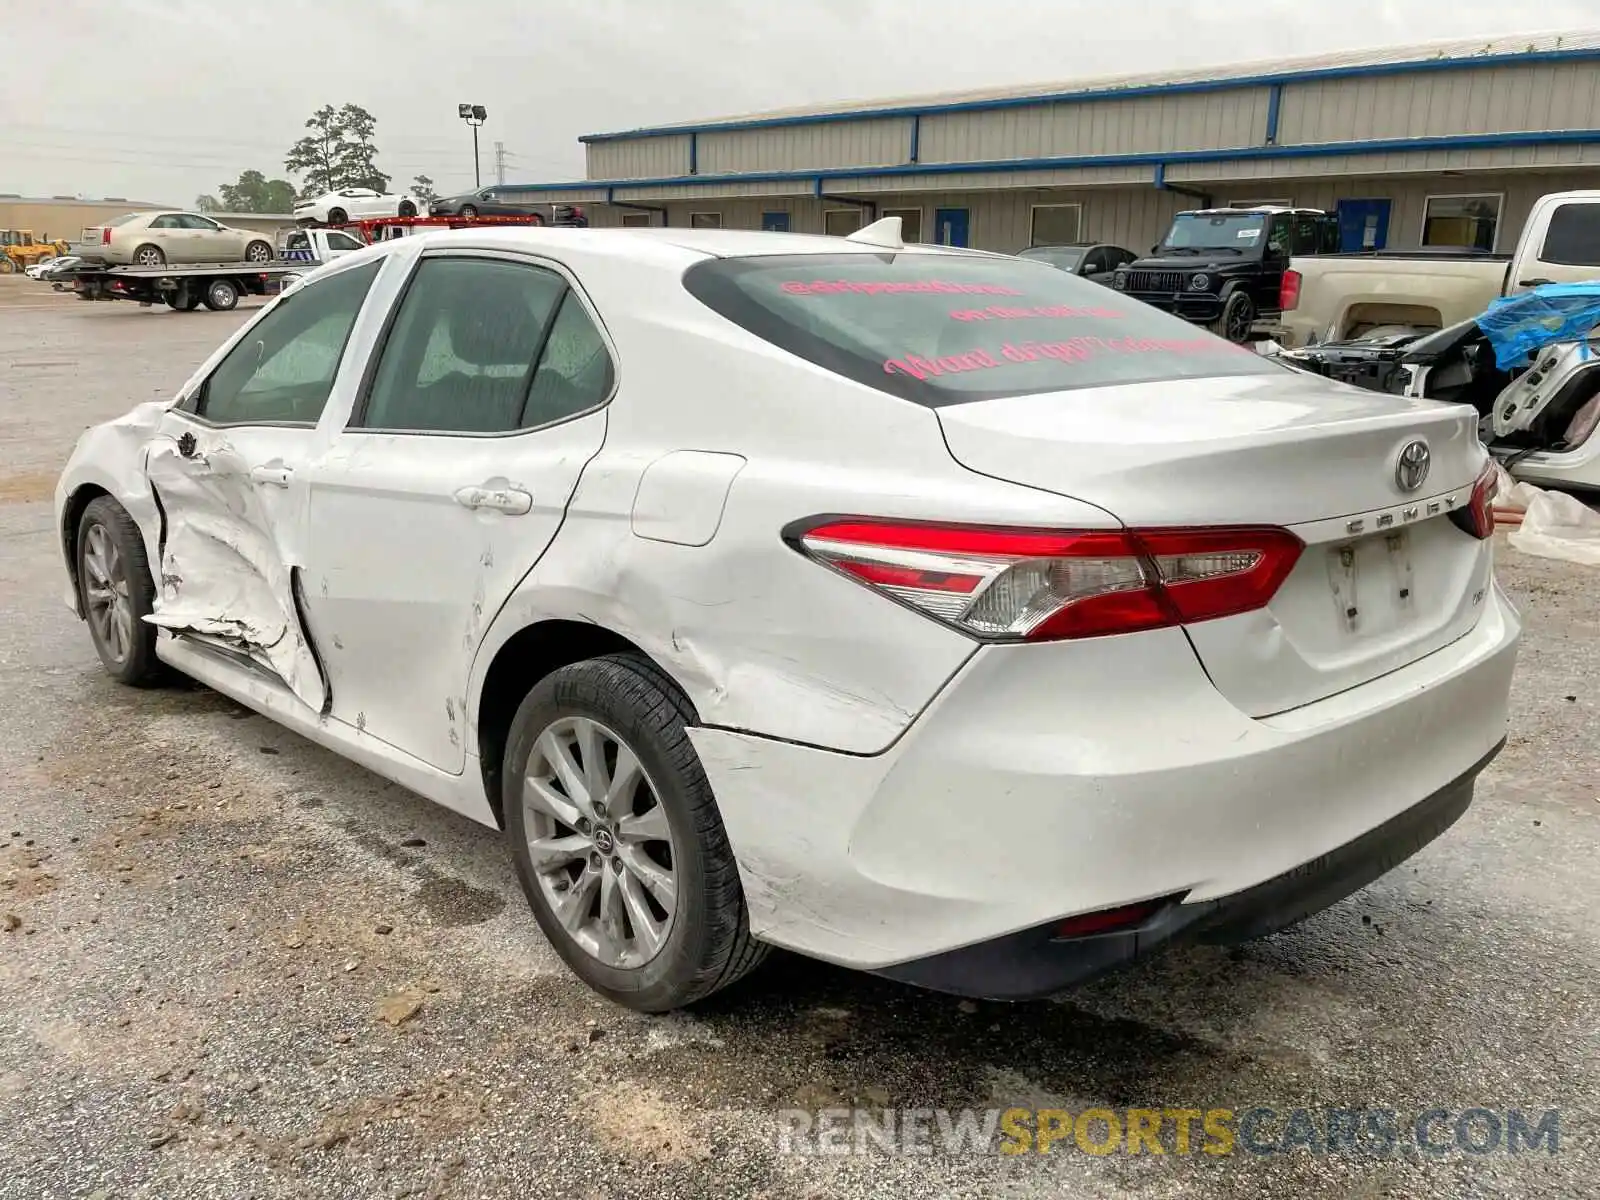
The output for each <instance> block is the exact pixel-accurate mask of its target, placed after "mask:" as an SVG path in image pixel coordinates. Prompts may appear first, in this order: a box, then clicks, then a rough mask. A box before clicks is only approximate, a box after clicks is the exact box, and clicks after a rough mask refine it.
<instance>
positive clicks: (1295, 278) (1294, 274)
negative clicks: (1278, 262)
mask: <svg viewBox="0 0 1600 1200" xmlns="http://www.w3.org/2000/svg"><path fill="white" fill-rule="evenodd" d="M1299 305H1300V272H1299V271H1285V272H1284V273H1283V279H1282V281H1281V282H1280V283H1279V284H1278V307H1279V308H1281V309H1283V311H1284V312H1291V311H1293V310H1294V309H1295V308H1297V307H1299Z"/></svg>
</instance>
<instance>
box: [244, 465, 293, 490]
mask: <svg viewBox="0 0 1600 1200" xmlns="http://www.w3.org/2000/svg"><path fill="white" fill-rule="evenodd" d="M293 474H294V472H293V471H291V470H290V469H289V468H288V467H251V468H250V480H251V482H252V483H264V484H267V485H268V486H269V487H281V488H286V487H288V486H289V477H290V476H291V475H293Z"/></svg>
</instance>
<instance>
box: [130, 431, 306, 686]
mask: <svg viewBox="0 0 1600 1200" xmlns="http://www.w3.org/2000/svg"><path fill="white" fill-rule="evenodd" d="M175 433H176V434H177V436H173V435H174V434H175ZM185 451H187V453H185ZM255 469H256V470H260V467H259V465H257V466H256V468H255ZM145 470H146V474H147V475H148V477H149V480H150V483H151V486H152V487H153V488H154V490H155V492H156V494H157V496H158V498H159V500H160V502H161V506H162V510H163V512H164V513H165V516H166V528H165V538H164V540H163V543H162V546H161V558H160V562H161V572H160V586H159V588H158V589H157V596H156V602H155V608H154V612H153V613H152V614H151V615H150V617H149V618H148V619H149V620H150V622H151V623H152V624H155V625H159V626H161V627H163V628H165V629H170V630H172V631H174V632H187V633H193V634H197V635H200V636H202V637H206V638H210V639H214V640H216V641H219V642H222V643H223V644H225V645H228V646H231V647H233V648H235V649H237V650H239V651H241V652H243V653H245V654H247V655H249V657H250V658H251V659H252V660H254V661H255V662H257V663H259V664H260V665H261V666H263V667H266V668H267V669H268V670H270V671H272V672H273V673H274V674H276V675H277V676H278V677H279V678H281V679H282V680H283V681H284V683H285V684H286V685H287V686H288V687H289V689H290V690H291V691H292V692H294V694H295V695H296V696H297V697H298V698H299V699H300V700H301V701H302V702H303V703H305V704H306V705H307V706H308V707H310V708H312V709H314V710H317V711H321V709H322V708H323V706H324V704H325V702H326V700H327V690H326V685H325V683H324V680H323V677H322V671H321V669H320V667H319V666H318V664H317V659H316V656H315V654H314V653H313V652H312V649H311V647H310V645H309V644H308V643H307V641H306V638H305V635H304V632H303V631H302V629H301V626H300V621H299V617H298V614H297V612H296V608H295V601H294V591H293V585H294V579H293V571H292V567H293V563H294V557H295V555H294V540H295V538H294V534H295V531H296V529H297V528H298V525H299V521H298V519H297V514H296V513H295V511H294V501H293V499H292V498H291V497H290V495H289V493H288V492H278V491H277V489H269V488H264V487H261V486H259V485H258V484H257V482H256V481H255V480H254V479H252V464H251V463H249V462H247V461H246V459H245V457H244V456H243V455H241V454H240V453H239V452H238V451H237V450H236V449H235V447H234V446H233V445H232V444H231V443H230V442H229V440H228V437H227V435H226V434H225V433H222V432H219V431H215V430H207V429H204V428H202V427H198V426H189V425H187V423H184V428H183V429H182V430H181V432H180V431H179V430H178V427H177V423H174V424H172V425H170V426H168V427H166V428H164V429H163V430H162V431H161V432H159V433H158V434H157V436H156V437H155V438H153V439H152V440H151V442H150V444H149V447H148V452H147V456H146V466H145ZM279 497H281V498H282V499H281V501H280V500H279Z"/></svg>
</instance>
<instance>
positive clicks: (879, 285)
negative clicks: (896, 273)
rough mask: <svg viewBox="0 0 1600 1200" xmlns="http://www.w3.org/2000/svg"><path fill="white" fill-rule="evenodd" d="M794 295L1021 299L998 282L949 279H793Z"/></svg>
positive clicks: (789, 286) (791, 290)
mask: <svg viewBox="0 0 1600 1200" xmlns="http://www.w3.org/2000/svg"><path fill="white" fill-rule="evenodd" d="M779 286H780V287H782V288H783V290H784V291H786V292H788V293H789V295H791V296H842V295H859V296H901V295H948V296H1020V295H1022V293H1021V292H1019V291H1018V290H1017V289H1016V288H1011V287H1004V286H1002V285H1000V284H998V283H952V282H950V281H949V280H948V279H896V280H887V279H881V280H880V279H814V280H811V281H810V282H804V281H802V280H798V279H792V280H790V281H789V282H788V283H784V284H780V285H779Z"/></svg>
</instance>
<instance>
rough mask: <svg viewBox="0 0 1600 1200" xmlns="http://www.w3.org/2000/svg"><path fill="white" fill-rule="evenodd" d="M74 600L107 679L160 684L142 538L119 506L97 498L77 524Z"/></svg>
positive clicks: (135, 684)
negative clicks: (75, 599)
mask: <svg viewBox="0 0 1600 1200" xmlns="http://www.w3.org/2000/svg"><path fill="white" fill-rule="evenodd" d="M77 537H78V540H77V544H76V561H77V564H78V600H79V603H80V604H81V605H82V606H83V612H84V615H85V618H86V620H87V622H88V625H89V637H90V640H91V641H93V642H94V648H95V653H97V654H98V655H99V656H100V662H101V664H102V665H103V666H104V667H105V669H106V674H108V675H110V676H111V678H113V679H115V680H116V681H117V682H118V683H125V684H127V685H128V686H130V687H149V686H151V685H152V684H155V683H159V682H160V681H161V679H162V678H163V677H164V676H165V674H166V672H165V670H164V668H163V667H162V664H161V661H160V660H159V659H158V658H156V628H155V626H154V625H151V624H150V623H149V622H147V621H146V620H145V619H144V618H145V617H147V616H149V615H150V612H151V610H152V609H153V608H154V607H155V597H156V589H155V582H154V580H153V579H152V578H151V576H150V560H149V559H148V558H147V557H146V556H145V550H144V536H143V535H142V534H141V533H140V532H139V526H138V525H137V524H136V523H135V522H134V519H133V518H132V517H130V516H129V515H128V512H127V510H126V509H125V508H123V507H122V505H120V504H118V503H117V502H116V501H115V500H113V499H112V498H111V497H110V496H97V497H96V498H95V499H93V500H91V501H90V502H89V505H88V507H87V508H85V509H84V510H83V516H82V518H80V519H79V521H78V532H77Z"/></svg>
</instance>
